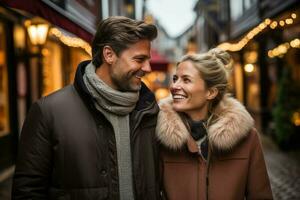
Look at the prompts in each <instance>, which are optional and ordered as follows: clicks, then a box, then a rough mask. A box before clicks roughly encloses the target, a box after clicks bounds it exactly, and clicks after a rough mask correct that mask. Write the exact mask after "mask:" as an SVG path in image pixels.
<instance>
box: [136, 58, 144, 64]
mask: <svg viewBox="0 0 300 200" xmlns="http://www.w3.org/2000/svg"><path fill="white" fill-rule="evenodd" d="M135 61H136V62H138V63H142V62H144V59H143V58H136V59H135Z"/></svg>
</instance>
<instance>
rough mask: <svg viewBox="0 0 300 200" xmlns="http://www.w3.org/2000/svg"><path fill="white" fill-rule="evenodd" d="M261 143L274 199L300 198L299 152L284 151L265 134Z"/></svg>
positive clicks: (296, 199) (295, 199)
mask: <svg viewBox="0 0 300 200" xmlns="http://www.w3.org/2000/svg"><path fill="white" fill-rule="evenodd" d="M262 143H263V148H264V154H265V160H266V164H267V168H268V173H269V177H270V181H271V187H272V191H273V195H274V199H275V200H298V199H300V157H299V155H300V153H299V152H297V153H296V152H294V153H284V152H282V151H280V150H279V149H278V148H277V147H276V146H275V145H274V144H273V142H272V141H271V140H270V139H269V138H266V137H265V136H262Z"/></svg>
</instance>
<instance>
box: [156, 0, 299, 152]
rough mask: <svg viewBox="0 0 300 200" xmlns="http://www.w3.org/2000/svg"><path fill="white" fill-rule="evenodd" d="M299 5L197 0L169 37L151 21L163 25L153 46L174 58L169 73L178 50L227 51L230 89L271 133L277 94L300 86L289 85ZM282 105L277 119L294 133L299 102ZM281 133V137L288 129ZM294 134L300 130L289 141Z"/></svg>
mask: <svg viewBox="0 0 300 200" xmlns="http://www.w3.org/2000/svg"><path fill="white" fill-rule="evenodd" d="M299 9H300V4H299V1H297V0H286V1H281V0H261V1H258V0H240V1H235V0H199V1H198V2H197V3H196V5H195V7H194V12H195V13H196V16H197V17H196V19H195V22H194V24H193V25H192V26H191V27H190V28H188V29H187V30H186V31H185V32H183V33H182V34H181V35H179V36H178V37H176V38H171V37H169V36H168V34H167V33H165V31H163V28H161V27H160V26H159V22H156V23H157V24H158V27H159V28H160V29H161V30H162V31H161V32H162V33H160V35H159V36H158V44H157V46H158V49H160V51H161V53H162V54H164V55H167V56H168V57H169V58H170V60H171V61H172V63H173V66H172V68H170V69H169V71H168V72H169V75H171V74H172V71H174V67H175V65H174V64H175V63H176V61H178V60H179V59H180V57H181V56H182V55H183V54H187V53H196V52H205V51H207V50H209V49H210V48H213V47H219V48H222V49H225V50H227V51H229V52H230V53H231V55H232V57H233V59H234V65H233V67H232V76H231V78H230V92H231V93H233V95H234V96H236V97H237V99H239V100H240V101H241V102H243V103H244V104H245V106H246V107H247V109H248V110H249V111H250V112H251V114H252V115H253V116H254V118H255V120H256V122H257V128H259V129H260V130H261V131H262V132H264V133H270V134H272V136H274V132H276V131H278V127H277V128H276V123H275V122H276V116H277V114H276V109H277V107H278V104H279V103H280V102H279V101H280V99H282V98H281V95H282V94H286V93H288V94H290V93H293V94H291V95H293V97H292V98H293V99H296V97H299V92H295V91H294V90H296V88H298V87H299V86H298V85H299V84H297V83H300V78H299V77H300V72H299V70H300V69H299V68H300V67H299V63H300V62H299V53H300V50H299V47H300V40H299V37H300V28H299V27H300V26H299V25H300V20H299V19H300V13H299V11H300V10H299ZM286 70H288V71H289V73H290V74H291V77H289V78H290V79H291V82H293V85H291V88H292V89H291V91H285V90H283V92H282V90H281V89H280V88H282V86H281V85H282V84H281V82H282V79H283V78H284V73H283V72H284V71H286ZM295 101H296V100H291V101H290V102H295ZM284 106H285V107H287V109H290V111H289V112H288V111H286V113H288V114H285V118H283V119H282V121H288V122H289V123H291V124H292V125H291V126H293V127H294V128H291V129H295V130H294V131H293V132H294V135H295V132H297V130H299V124H300V106H299V104H297V103H290V105H284ZM285 107H284V108H285ZM291 107H293V108H291ZM283 110H285V109H283ZM274 113H275V114H274ZM274 115H275V119H274ZM277 121H278V120H277ZM278 123H279V124H282V126H285V124H284V123H283V122H277V124H278ZM275 129H276V130H275ZM279 129H281V128H279ZM291 129H289V130H291ZM281 132H284V131H281ZM284 135H285V136H280V137H286V136H287V135H288V133H286V134H284ZM276 137H277V136H276ZM297 138H298V139H299V134H298V136H297V137H296V138H293V137H291V138H290V141H297ZM289 144H291V143H289ZM298 146H299V145H298Z"/></svg>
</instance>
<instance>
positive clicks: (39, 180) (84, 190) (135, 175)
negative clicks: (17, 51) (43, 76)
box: [12, 17, 159, 200]
mask: <svg viewBox="0 0 300 200" xmlns="http://www.w3.org/2000/svg"><path fill="white" fill-rule="evenodd" d="M156 36H157V29H156V27H155V26H154V25H150V24H146V23H144V22H142V21H135V20H132V19H129V18H126V17H110V18H108V19H106V20H104V21H102V22H101V23H100V24H99V27H98V29H97V32H96V35H95V38H94V41H93V44H92V54H93V60H92V62H91V61H85V62H82V63H80V64H79V66H78V69H77V72H76V76H75V81H74V84H73V85H69V86H67V87H65V88H63V89H61V90H59V91H57V92H55V93H53V94H51V95H49V96H47V97H44V98H42V99H41V100H39V101H38V102H36V103H35V104H33V106H32V108H31V110H30V112H29V114H28V116H27V119H26V120H25V123H24V126H23V129H22V133H21V141H20V148H19V155H18V161H17V164H16V172H15V175H14V181H13V194H12V195H13V199H78V200H84V199H126V200H127V199H151V200H152V199H158V198H159V184H158V182H159V180H158V156H157V155H158V149H157V144H156V141H155V139H154V130H155V126H156V118H157V113H158V106H157V104H156V101H155V98H154V95H153V93H151V92H150V90H149V89H148V88H147V87H146V86H145V85H144V84H143V83H142V82H141V78H142V77H143V76H144V75H145V73H148V72H150V71H151V67H150V63H149V60H150V46H151V44H150V43H151V41H152V40H153V39H155V38H156Z"/></svg>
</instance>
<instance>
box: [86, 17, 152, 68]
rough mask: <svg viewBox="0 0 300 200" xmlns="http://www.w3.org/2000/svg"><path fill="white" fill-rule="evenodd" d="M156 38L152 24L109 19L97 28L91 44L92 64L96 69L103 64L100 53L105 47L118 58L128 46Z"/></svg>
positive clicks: (115, 18)
mask: <svg viewBox="0 0 300 200" xmlns="http://www.w3.org/2000/svg"><path fill="white" fill-rule="evenodd" d="M156 37H157V29H156V27H155V26H154V25H153V24H147V23H145V22H144V21H139V20H133V19H130V18H127V17H122V16H114V17H109V18H107V19H105V20H103V21H101V22H100V24H99V25H98V27H97V32H96V34H95V37H94V40H93V43H92V57H93V64H94V65H95V66H96V67H98V66H100V65H101V64H102V63H103V61H102V59H103V58H102V51H103V47H104V46H106V45H107V46H110V47H111V48H112V49H113V51H114V52H115V53H116V54H117V56H119V55H120V53H121V52H122V51H123V50H125V49H127V48H128V47H129V45H131V44H135V43H136V42H138V41H140V40H143V39H146V40H149V41H152V40H154V39H155V38H156Z"/></svg>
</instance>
